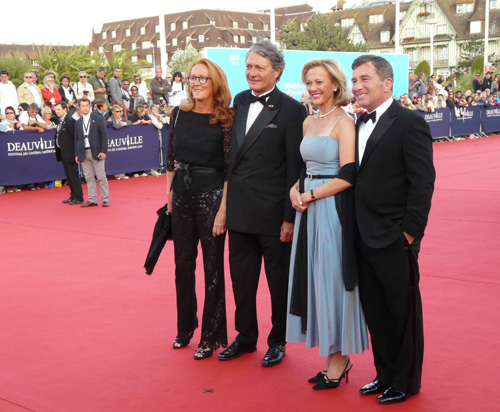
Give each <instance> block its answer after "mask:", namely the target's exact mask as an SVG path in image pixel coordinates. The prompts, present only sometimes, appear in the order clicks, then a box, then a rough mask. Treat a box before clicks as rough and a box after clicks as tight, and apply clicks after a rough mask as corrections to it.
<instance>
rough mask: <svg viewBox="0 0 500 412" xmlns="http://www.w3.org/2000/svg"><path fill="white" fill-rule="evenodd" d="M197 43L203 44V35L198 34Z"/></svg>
mask: <svg viewBox="0 0 500 412" xmlns="http://www.w3.org/2000/svg"><path fill="white" fill-rule="evenodd" d="M198 42H199V43H204V42H205V35H203V34H198Z"/></svg>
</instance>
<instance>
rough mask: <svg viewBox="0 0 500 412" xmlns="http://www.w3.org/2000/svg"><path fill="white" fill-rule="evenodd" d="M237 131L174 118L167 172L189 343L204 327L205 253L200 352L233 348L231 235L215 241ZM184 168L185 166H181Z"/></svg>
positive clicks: (183, 331) (194, 117) (181, 328)
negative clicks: (227, 256) (199, 262)
mask: <svg viewBox="0 0 500 412" xmlns="http://www.w3.org/2000/svg"><path fill="white" fill-rule="evenodd" d="M230 139H231V131H230V130H229V129H225V128H223V127H222V126H221V125H220V124H216V125H211V124H210V114H203V113H195V112H193V111H190V112H184V111H182V110H180V109H179V108H178V107H177V108H175V109H174V110H173V111H172V114H171V117H170V135H169V142H168V156H167V170H168V171H169V172H172V171H174V170H176V171H175V176H174V179H173V181H172V190H173V199H172V235H173V239H174V251H175V286H176V292H177V335H178V337H179V339H180V340H181V341H184V342H188V341H190V340H191V338H192V337H193V333H194V331H195V329H196V328H197V327H198V317H197V300H196V288H195V270H196V258H197V256H198V242H201V249H202V252H203V267H204V270H205V304H204V308H203V322H202V328H201V339H200V344H199V347H209V348H211V349H214V350H215V349H217V348H219V347H220V346H222V347H227V324H226V301H225V286H224V244H225V238H226V237H225V234H224V235H222V236H217V237H214V236H213V226H214V221H215V217H216V215H217V212H218V211H219V207H220V203H221V200H222V192H223V186H224V181H225V180H226V173H227V168H228V164H229V149H230ZM180 165H181V166H182V167H180Z"/></svg>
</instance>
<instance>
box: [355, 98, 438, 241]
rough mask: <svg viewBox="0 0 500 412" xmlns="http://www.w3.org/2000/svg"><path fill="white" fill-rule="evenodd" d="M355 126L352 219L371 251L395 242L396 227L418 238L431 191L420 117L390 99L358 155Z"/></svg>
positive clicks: (427, 138)
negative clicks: (355, 174) (354, 214)
mask: <svg viewBox="0 0 500 412" xmlns="http://www.w3.org/2000/svg"><path fill="white" fill-rule="evenodd" d="M360 122H361V120H360V121H358V123H357V125H356V167H357V178H356V185H355V187H354V193H355V205H356V206H355V207H356V220H357V224H358V229H359V232H360V234H361V237H362V239H363V241H364V242H365V243H366V244H367V245H368V246H370V247H372V248H374V249H381V248H383V247H386V246H388V245H390V244H391V243H393V242H395V241H396V239H397V238H398V237H400V236H401V234H402V231H405V232H406V233H409V234H410V235H412V236H415V237H416V238H418V239H421V238H422V237H423V235H424V230H425V227H426V225H427V220H428V215H429V211H430V208H431V199H432V194H433V191H434V180H435V178H436V173H435V170H434V164H433V156H432V136H431V132H430V129H429V126H428V125H427V123H426V121H425V120H424V118H423V117H421V116H420V115H419V114H417V113H416V112H414V111H412V110H409V109H406V108H405V107H403V106H401V105H400V104H399V103H398V102H393V103H392V104H391V105H390V106H389V108H388V109H387V111H386V112H385V113H384V114H383V115H382V116H381V117H380V119H379V121H378V123H377V125H376V126H375V129H374V130H373V132H372V134H371V135H370V138H369V139H368V142H367V144H366V148H365V152H364V155H363V158H362V159H361V162H360V159H359V152H358V135H359V124H360Z"/></svg>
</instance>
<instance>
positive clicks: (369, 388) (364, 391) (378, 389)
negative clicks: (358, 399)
mask: <svg viewBox="0 0 500 412" xmlns="http://www.w3.org/2000/svg"><path fill="white" fill-rule="evenodd" d="M388 388H389V385H387V384H386V383H384V382H382V381H379V380H378V379H375V380H374V381H373V382H371V383H369V384H368V385H365V386H363V387H362V388H361V389H360V390H359V393H360V394H361V395H377V394H379V393H384V392H385V391H386V389H388Z"/></svg>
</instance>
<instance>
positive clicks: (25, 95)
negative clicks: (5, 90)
mask: <svg viewBox="0 0 500 412" xmlns="http://www.w3.org/2000/svg"><path fill="white" fill-rule="evenodd" d="M34 82H35V74H34V73H32V72H26V73H24V83H23V84H21V86H19V87H18V88H17V97H18V99H19V103H27V104H31V103H36V104H37V106H38V107H42V103H43V97H42V92H41V91H40V89H39V88H38V87H37V86H36V84H35V83H34Z"/></svg>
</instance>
